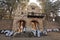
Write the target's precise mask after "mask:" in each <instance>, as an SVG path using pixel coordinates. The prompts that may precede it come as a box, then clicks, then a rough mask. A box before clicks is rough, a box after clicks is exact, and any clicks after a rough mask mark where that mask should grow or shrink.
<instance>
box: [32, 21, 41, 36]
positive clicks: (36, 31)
mask: <svg viewBox="0 0 60 40" xmlns="http://www.w3.org/2000/svg"><path fill="white" fill-rule="evenodd" d="M32 32H33V34H34V36H37V37H40V33H41V32H40V30H39V26H38V24H37V23H33V22H32Z"/></svg>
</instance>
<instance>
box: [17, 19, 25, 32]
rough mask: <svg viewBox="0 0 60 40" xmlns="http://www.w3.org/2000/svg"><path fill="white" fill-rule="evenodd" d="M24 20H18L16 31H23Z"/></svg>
mask: <svg viewBox="0 0 60 40" xmlns="http://www.w3.org/2000/svg"><path fill="white" fill-rule="evenodd" d="M25 25H26V22H25V21H24V20H20V21H19V29H18V32H23V31H24V28H25Z"/></svg>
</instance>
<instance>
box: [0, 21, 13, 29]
mask: <svg viewBox="0 0 60 40" xmlns="http://www.w3.org/2000/svg"><path fill="white" fill-rule="evenodd" d="M12 23H13V20H0V30H3V29H9V30H11V29H12Z"/></svg>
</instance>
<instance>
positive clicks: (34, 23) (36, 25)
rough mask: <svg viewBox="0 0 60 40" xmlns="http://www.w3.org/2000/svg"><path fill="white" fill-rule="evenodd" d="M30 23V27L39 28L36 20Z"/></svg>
mask: <svg viewBox="0 0 60 40" xmlns="http://www.w3.org/2000/svg"><path fill="white" fill-rule="evenodd" d="M31 24H32V29H33V30H38V29H39V23H38V21H35V20H33V21H31Z"/></svg>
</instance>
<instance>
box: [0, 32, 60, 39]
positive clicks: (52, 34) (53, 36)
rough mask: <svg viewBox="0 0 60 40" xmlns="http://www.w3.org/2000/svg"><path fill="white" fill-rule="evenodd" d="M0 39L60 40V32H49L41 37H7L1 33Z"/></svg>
mask: <svg viewBox="0 0 60 40" xmlns="http://www.w3.org/2000/svg"><path fill="white" fill-rule="evenodd" d="M0 40H60V33H59V32H49V33H48V35H47V36H42V37H40V38H37V37H35V38H34V37H33V38H20V37H5V35H1V34H0Z"/></svg>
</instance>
